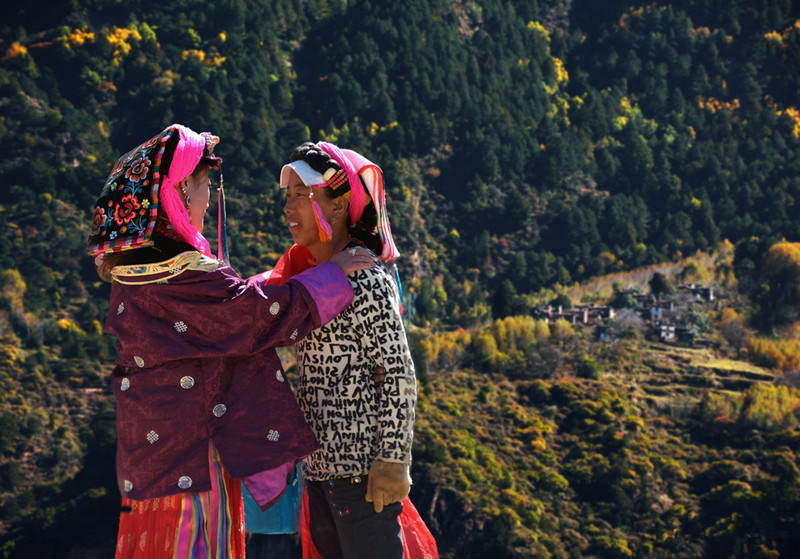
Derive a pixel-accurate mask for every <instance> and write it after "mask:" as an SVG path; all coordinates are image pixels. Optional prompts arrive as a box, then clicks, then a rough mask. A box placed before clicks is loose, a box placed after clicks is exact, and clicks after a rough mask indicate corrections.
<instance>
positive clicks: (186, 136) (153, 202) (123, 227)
mask: <svg viewBox="0 0 800 559" xmlns="http://www.w3.org/2000/svg"><path fill="white" fill-rule="evenodd" d="M217 142H219V138H217V137H216V136H214V135H212V134H210V133H208V132H203V133H202V134H198V133H197V132H194V131H193V130H191V129H189V128H186V127H185V126H181V125H180V124H173V125H171V126H168V127H167V128H166V129H165V130H164V131H163V132H161V133H160V134H158V135H157V136H155V137H153V138H151V139H150V140H148V141H147V142H145V143H143V144H142V145H140V146H138V147H136V148H134V149H133V150H131V151H129V152H128V153H126V154H125V155H123V156H122V157H120V158H119V160H118V161H117V163H116V165H114V167H113V169H112V170H111V174H110V175H109V176H108V179H107V180H106V184H105V186H104V187H103V191H102V192H101V193H100V197H99V198H98V199H97V202H96V203H95V206H94V221H93V223H92V230H91V233H90V234H89V240H88V248H89V254H91V255H97V254H102V253H110V252H118V251H122V250H129V249H135V248H140V247H147V246H151V245H152V244H153V234H154V232H155V231H156V229H157V222H158V220H159V215H161V216H162V219H163V218H166V221H167V222H168V223H169V225H170V226H171V228H172V230H173V231H174V235H175V236H176V237H177V238H178V239H179V240H181V241H185V242H187V243H189V244H190V245H192V246H193V247H194V248H196V249H197V250H198V251H200V252H202V253H204V254H206V255H208V256H211V249H210V246H209V243H208V241H207V240H206V239H205V238H204V237H203V236H202V235H201V234H200V233H199V232H198V231H197V230H196V229H195V228H194V227H193V226H192V225H191V222H190V221H189V214H188V212H187V211H186V208H185V207H184V205H183V203H182V202H181V199H180V196H179V195H178V192H177V190H176V189H175V188H174V185H175V184H177V183H179V182H180V181H181V180H183V179H184V178H186V177H188V176H189V175H191V174H192V172H193V171H194V169H195V167H197V164H198V163H201V162H202V163H205V164H207V165H208V166H209V167H212V168H217V167H219V164H220V163H221V162H222V159H220V158H219V157H216V156H214V155H213V151H214V146H215V145H216V144H217ZM220 244H221V243H220ZM220 257H222V255H220Z"/></svg>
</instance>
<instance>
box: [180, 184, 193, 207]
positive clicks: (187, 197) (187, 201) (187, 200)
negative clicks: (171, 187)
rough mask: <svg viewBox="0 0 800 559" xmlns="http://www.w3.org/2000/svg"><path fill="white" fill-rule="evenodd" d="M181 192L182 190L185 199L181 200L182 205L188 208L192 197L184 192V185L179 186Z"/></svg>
mask: <svg viewBox="0 0 800 559" xmlns="http://www.w3.org/2000/svg"><path fill="white" fill-rule="evenodd" d="M181 192H183V195H184V196H185V197H186V200H184V201H183V205H184V206H186V209H189V205H190V204H191V203H192V198H191V197H190V196H189V195H188V194H186V187H185V186H182V187H181Z"/></svg>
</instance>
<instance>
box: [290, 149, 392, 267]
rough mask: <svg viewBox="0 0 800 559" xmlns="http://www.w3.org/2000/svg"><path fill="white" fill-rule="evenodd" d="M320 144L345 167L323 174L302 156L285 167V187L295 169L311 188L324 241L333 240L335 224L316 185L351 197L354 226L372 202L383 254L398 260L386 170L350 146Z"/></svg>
mask: <svg viewBox="0 0 800 559" xmlns="http://www.w3.org/2000/svg"><path fill="white" fill-rule="evenodd" d="M316 146H317V147H318V148H319V149H321V150H323V151H324V152H326V153H327V154H328V155H330V156H331V158H332V159H333V160H334V161H336V162H337V163H338V164H339V166H340V167H341V169H339V170H335V169H328V170H327V171H326V172H325V174H324V175H323V174H321V173H319V172H318V171H316V170H314V169H313V168H312V167H311V165H309V164H308V163H307V162H305V161H303V160H302V159H299V160H297V161H292V162H291V163H287V164H286V165H284V166H283V168H282V169H281V177H280V185H281V188H286V187H287V186H288V184H289V177H290V176H291V173H292V171H294V172H295V173H297V176H298V177H300V180H301V181H303V184H304V185H306V186H307V187H308V188H309V190H311V202H312V204H313V207H314V216H315V217H316V220H317V227H318V228H319V236H320V239H322V240H323V241H325V240H329V239H330V236H331V226H330V224H329V223H328V222H327V220H326V219H325V217H324V216H323V215H322V210H321V209H320V207H319V204H317V201H316V200H315V199H314V189H315V188H322V187H325V186H327V187H330V188H331V189H332V190H334V191H335V192H336V193H337V194H339V195H345V196H349V202H350V223H351V225H355V224H357V223H358V222H359V221H361V217H362V215H363V213H364V208H365V206H366V205H367V204H369V203H372V204H373V205H374V207H375V211H376V213H377V217H378V220H377V231H376V233H377V235H379V237H380V240H381V244H382V246H383V249H382V251H381V254H380V257H381V259H382V260H383V261H385V262H394V261H395V260H396V259H397V257H398V256H399V255H400V253H399V252H398V250H397V247H396V246H395V244H394V240H393V239H392V230H391V227H390V225H389V216H388V215H387V213H386V193H385V192H384V189H383V172H382V171H381V169H380V167H378V166H377V165H375V164H374V163H373V162H372V161H370V160H369V159H367V158H366V157H364V156H363V155H361V154H360V153H358V152H355V151H353V150H350V149H340V148H339V147H337V146H335V145H334V144H331V143H328V142H319V143H317V144H316Z"/></svg>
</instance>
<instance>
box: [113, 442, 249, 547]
mask: <svg viewBox="0 0 800 559" xmlns="http://www.w3.org/2000/svg"><path fill="white" fill-rule="evenodd" d="M208 453H209V465H210V467H211V474H212V475H211V491H206V492H203V493H183V494H180V495H170V496H167V497H159V498H156V499H151V500H148V501H133V500H131V499H126V498H123V499H122V506H123V509H125V508H127V507H129V508H130V512H123V513H121V514H120V518H119V534H118V536H117V550H116V556H115V557H116V559H166V558H170V559H193V558H200V557H204V558H208V559H244V552H245V531H244V508H243V505H242V484H241V482H239V481H236V480H234V479H232V478H231V477H230V476H229V475H228V472H227V471H225V468H224V467H223V466H222V462H221V461H220V460H219V455H218V454H217V452H216V449H214V448H213V446H212V445H211V444H209V449H208Z"/></svg>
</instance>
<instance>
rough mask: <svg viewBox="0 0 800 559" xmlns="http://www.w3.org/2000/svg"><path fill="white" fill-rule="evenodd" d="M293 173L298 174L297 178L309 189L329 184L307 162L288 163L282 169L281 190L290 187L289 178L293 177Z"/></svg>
mask: <svg viewBox="0 0 800 559" xmlns="http://www.w3.org/2000/svg"><path fill="white" fill-rule="evenodd" d="M292 171H294V172H295V173H297V176H298V177H300V180H301V181H303V184H304V185H306V186H307V187H308V188H313V187H315V186H327V182H326V181H325V179H323V178H322V174H321V173H318V172H316V171H315V170H314V169H312V168H311V165H309V164H308V163H306V162H305V161H303V160H298V161H292V162H291V163H287V164H286V165H284V166H283V167H282V168H281V188H286V187H287V186H289V177H291V176H292Z"/></svg>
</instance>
